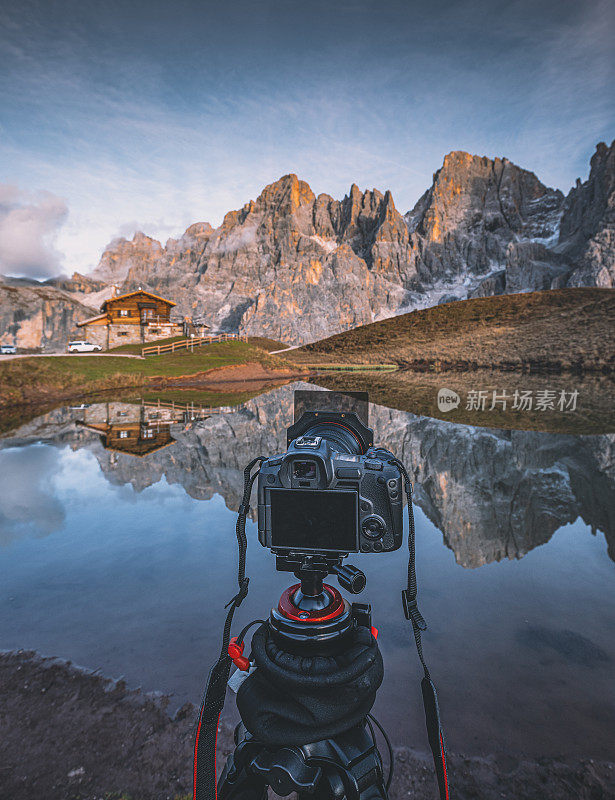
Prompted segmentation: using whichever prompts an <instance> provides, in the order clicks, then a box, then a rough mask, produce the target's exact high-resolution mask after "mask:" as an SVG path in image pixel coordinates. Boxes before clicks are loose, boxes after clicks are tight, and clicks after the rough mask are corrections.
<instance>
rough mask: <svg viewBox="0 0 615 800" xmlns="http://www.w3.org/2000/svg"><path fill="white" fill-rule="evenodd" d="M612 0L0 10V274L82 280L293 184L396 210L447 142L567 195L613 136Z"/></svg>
mask: <svg viewBox="0 0 615 800" xmlns="http://www.w3.org/2000/svg"><path fill="white" fill-rule="evenodd" d="M614 41H615V3H613V2H611V0H574V2H573V1H572V0H507V1H506V2H502V0H431V1H430V2H427V3H426V2H423V1H422V2H416V0H335V1H334V0H216V2H213V1H212V0H194V1H193V0H176V2H174V3H169V2H162V1H161V0H147V2H145V1H144V0H131V2H130V3H126V2H125V0H124V1H123V2H118V0H106V2H104V3H100V2H96V3H94V2H91V0H79V2H74V1H73V0H31V1H29V0H20V2H19V3H14V4H9V2H8V0H1V2H0V273H4V274H11V275H27V276H30V277H35V278H44V277H48V276H50V275H56V274H59V273H65V274H70V273H72V271H74V270H77V271H79V272H82V273H87V272H89V271H90V270H91V269H92V268H93V267H94V266H95V265H96V263H97V262H98V259H99V258H100V254H101V252H102V250H103V248H104V247H105V245H106V244H107V243H109V242H110V241H111V240H112V239H114V238H116V237H118V236H126V237H129V238H130V237H131V236H132V235H133V234H134V232H135V231H136V230H142V231H143V232H145V233H146V234H148V235H150V236H153V237H154V238H157V239H159V240H161V241H162V242H163V243H164V242H165V241H166V239H167V238H168V237H170V236H178V235H181V233H182V232H183V231H184V230H185V228H187V227H188V226H189V225H190V224H192V223H194V222H202V221H207V222H210V223H211V224H212V225H214V227H215V226H217V225H219V224H220V223H221V221H222V218H223V216H224V214H225V213H226V212H227V211H230V210H232V209H236V208H241V206H243V205H244V204H245V203H246V202H247V201H248V200H250V199H255V198H256V197H257V196H258V194H259V193H260V191H261V190H262V189H263V187H264V186H266V185H267V184H268V183H271V182H273V181H275V180H277V179H278V178H279V177H281V176H282V175H284V174H286V173H289V172H294V173H296V174H297V175H298V176H299V177H300V178H302V179H303V180H306V181H307V182H308V183H309V184H310V186H311V188H312V190H313V191H314V192H315V193H316V194H318V193H320V192H327V193H328V194H331V195H332V196H334V197H337V198H341V197H343V196H344V195H345V194H346V193H347V192H348V190H349V187H350V185H351V184H352V183H353V182H354V183H357V184H358V185H359V187H360V188H361V189H368V188H374V187H375V188H378V189H380V190H381V191H385V190H386V189H390V190H391V191H392V193H393V198H394V200H395V203H396V206H397V208H398V209H399V210H400V211H401V212H402V213H405V212H406V211H408V210H409V209H411V208H412V207H413V205H414V204H415V202H416V201H417V200H418V198H419V197H420V196H421V194H423V192H424V191H425V190H426V189H427V188H428V187H429V185H430V184H431V181H432V176H433V173H434V172H435V171H436V170H437V169H438V168H439V167H440V166H441V164H442V160H443V157H444V155H445V154H446V153H448V152H450V151H451V150H466V151H468V152H470V153H473V154H477V155H487V156H490V157H495V156H506V157H507V158H509V159H510V160H511V161H513V162H515V163H517V164H519V165H520V166H522V167H525V168H526V169H530V170H532V171H534V172H535V173H536V174H537V175H538V177H539V178H540V179H541V180H542V181H543V182H544V183H545V184H547V185H548V186H553V187H558V188H560V189H562V191H564V192H567V191H568V190H569V189H570V187H571V186H572V185H573V183H574V181H575V180H576V178H577V177H581V178H582V179H583V180H584V179H586V177H587V175H588V171H589V159H590V157H591V155H592V153H593V152H594V149H595V145H596V143H597V142H599V141H608V142H609V143H610V142H611V141H612V139H613V138H614V137H615V103H614V96H613V86H614V85H615V48H614V45H613V42H614Z"/></svg>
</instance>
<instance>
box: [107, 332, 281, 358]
mask: <svg viewBox="0 0 615 800" xmlns="http://www.w3.org/2000/svg"><path fill="white" fill-rule="evenodd" d="M185 339H186V337H185V336H171V337H169V338H168V339H156V341H155V342H145V344H121V345H120V346H119V347H112V348H110V350H109V351H108V352H109V353H131V354H133V355H139V356H140V355H141V350H142V349H143V348H144V347H156V346H157V345H165V344H173V343H174V342H182V341H184V340H185ZM249 343H250V344H251V345H253V346H254V347H260V348H261V349H262V350H265V351H269V350H281V349H282V348H283V347H286V345H284V344H283V343H282V342H277V341H276V340H275V339H267V338H266V337H264V336H254V337H251V338H250V339H249ZM221 344H226V342H222V343H221ZM211 346H212V345H210V344H206V345H200V346H199V347H198V349H199V350H202V349H204V348H206V347H211ZM196 350H197V348H196V347H195V351H196ZM186 353H190V350H189V349H187V350H178V351H177V353H176V354H175V355H178V356H179V355H182V354H186ZM162 355H165V354H164V353H163V354H162ZM160 357H161V356H147V358H160Z"/></svg>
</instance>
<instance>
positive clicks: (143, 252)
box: [91, 231, 162, 283]
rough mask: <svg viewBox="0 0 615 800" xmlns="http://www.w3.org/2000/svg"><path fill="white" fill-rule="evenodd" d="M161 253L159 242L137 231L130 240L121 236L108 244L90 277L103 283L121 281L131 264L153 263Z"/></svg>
mask: <svg viewBox="0 0 615 800" xmlns="http://www.w3.org/2000/svg"><path fill="white" fill-rule="evenodd" d="M161 254H162V246H161V244H160V242H157V241H156V240H155V239H150V237H149V236H146V235H145V234H144V233H140V232H139V231H138V232H137V233H135V235H134V236H133V238H132V241H128V240H127V239H124V238H121V239H114V240H113V241H112V242H111V243H110V244H108V245H107V247H106V248H105V250H104V252H103V254H102V257H101V259H100V262H99V263H98V266H97V267H96V269H95V270H94V271H93V272H92V274H91V277H92V278H94V279H95V280H99V281H104V282H105V283H121V282H122V281H124V280H125V279H126V277H127V275H128V272H129V271H130V269H131V267H132V266H133V265H134V266H142V265H143V264H154V263H156V262H157V261H158V259H159V258H160V256H161Z"/></svg>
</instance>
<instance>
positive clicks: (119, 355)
mask: <svg viewBox="0 0 615 800" xmlns="http://www.w3.org/2000/svg"><path fill="white" fill-rule="evenodd" d="M65 356H70V357H71V358H75V357H77V358H79V356H81V357H83V356H88V357H91V356H96V358H140V359H141V361H144V357H143V356H138V355H135V354H134V353H17V354H16V355H14V356H0V363H2V361H14V360H15V359H17V358H64V357H65Z"/></svg>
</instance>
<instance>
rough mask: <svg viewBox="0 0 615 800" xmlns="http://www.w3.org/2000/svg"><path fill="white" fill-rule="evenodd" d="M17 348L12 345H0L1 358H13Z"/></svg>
mask: <svg viewBox="0 0 615 800" xmlns="http://www.w3.org/2000/svg"><path fill="white" fill-rule="evenodd" d="M16 352H17V348H16V347H15V345H14V344H0V353H1V354H2V355H3V356H14V355H15V353H16Z"/></svg>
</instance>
